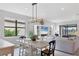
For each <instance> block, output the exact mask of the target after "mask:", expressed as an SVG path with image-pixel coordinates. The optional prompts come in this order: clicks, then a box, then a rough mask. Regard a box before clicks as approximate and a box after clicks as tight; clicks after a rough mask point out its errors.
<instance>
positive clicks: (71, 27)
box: [60, 24, 77, 37]
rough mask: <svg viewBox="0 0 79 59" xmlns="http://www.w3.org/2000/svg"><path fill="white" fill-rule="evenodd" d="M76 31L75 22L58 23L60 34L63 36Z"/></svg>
mask: <svg viewBox="0 0 79 59" xmlns="http://www.w3.org/2000/svg"><path fill="white" fill-rule="evenodd" d="M76 31H77V24H68V25H60V35H61V36H63V37H73V36H75V35H74V33H75V32H76Z"/></svg>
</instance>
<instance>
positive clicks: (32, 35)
mask: <svg viewBox="0 0 79 59" xmlns="http://www.w3.org/2000/svg"><path fill="white" fill-rule="evenodd" d="M29 37H30V39H31V40H32V41H36V39H37V38H38V37H37V35H34V34H33V32H32V31H30V32H29Z"/></svg>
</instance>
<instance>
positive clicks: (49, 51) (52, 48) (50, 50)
mask: <svg viewBox="0 0 79 59" xmlns="http://www.w3.org/2000/svg"><path fill="white" fill-rule="evenodd" d="M55 45H56V41H55V40H53V41H50V42H49V48H46V49H44V50H42V51H41V56H45V55H46V56H50V55H51V54H53V56H54V51H55Z"/></svg>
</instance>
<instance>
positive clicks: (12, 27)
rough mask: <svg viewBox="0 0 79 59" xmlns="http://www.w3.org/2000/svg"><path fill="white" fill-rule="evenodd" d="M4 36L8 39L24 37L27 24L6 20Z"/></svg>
mask: <svg viewBox="0 0 79 59" xmlns="http://www.w3.org/2000/svg"><path fill="white" fill-rule="evenodd" d="M4 34H5V36H6V37H10V36H17V35H24V34H25V22H23V21H19V20H5V29H4Z"/></svg>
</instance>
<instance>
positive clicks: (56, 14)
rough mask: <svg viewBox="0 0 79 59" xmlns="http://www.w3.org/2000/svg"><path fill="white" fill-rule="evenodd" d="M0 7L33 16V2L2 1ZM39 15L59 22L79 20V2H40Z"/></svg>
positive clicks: (38, 6) (38, 5)
mask: <svg viewBox="0 0 79 59" xmlns="http://www.w3.org/2000/svg"><path fill="white" fill-rule="evenodd" d="M0 9H1V10H6V11H10V12H14V13H18V14H22V15H27V16H32V5H31V3H0ZM37 15H38V18H44V19H46V20H49V21H51V22H57V23H58V22H63V21H71V20H78V19H79V17H78V16H79V3H38V4H37Z"/></svg>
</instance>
